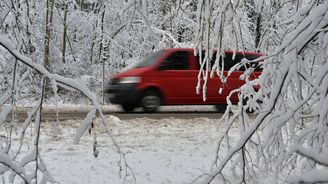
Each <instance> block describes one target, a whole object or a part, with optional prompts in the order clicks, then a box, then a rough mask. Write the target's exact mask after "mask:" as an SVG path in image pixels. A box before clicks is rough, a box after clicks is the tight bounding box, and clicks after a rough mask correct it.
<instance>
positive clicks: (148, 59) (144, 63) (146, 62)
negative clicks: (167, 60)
mask: <svg viewBox="0 0 328 184" xmlns="http://www.w3.org/2000/svg"><path fill="white" fill-rule="evenodd" d="M162 53H163V50H160V51H155V52H152V53H150V54H149V55H148V56H146V57H145V58H144V60H143V61H141V62H139V63H138V64H137V66H136V68H143V67H147V66H150V65H152V64H154V63H155V62H156V60H157V58H158V57H159V56H160V55H161V54H162Z"/></svg>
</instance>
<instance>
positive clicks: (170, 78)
mask: <svg viewBox="0 0 328 184" xmlns="http://www.w3.org/2000/svg"><path fill="white" fill-rule="evenodd" d="M235 54H236V55H235V56H233V51H225V58H224V69H225V72H224V74H225V75H227V71H228V70H229V69H230V68H231V67H232V66H234V65H235V64H236V63H238V62H240V61H241V60H242V59H243V58H246V59H248V60H252V59H255V58H258V57H260V56H263V54H261V53H256V52H238V51H237V52H235ZM202 55H204V54H202ZM198 60H199V56H195V55H194V50H193V49H192V48H171V49H166V50H161V51H156V52H153V53H151V54H150V55H148V56H147V57H146V58H145V59H144V60H143V61H141V62H140V63H138V64H137V65H136V66H135V67H134V68H132V69H130V70H127V71H125V72H122V73H119V74H117V75H114V76H113V77H112V79H111V81H110V82H109V85H108V89H107V90H106V93H107V97H108V100H109V101H110V102H111V103H113V104H119V105H121V106H122V108H123V110H124V111H126V112H130V111H133V110H134V109H135V108H136V107H142V108H143V109H144V111H146V112H155V111H156V110H157V109H158V107H159V106H161V105H209V104H211V105H216V106H217V107H225V105H226V97H227V96H228V95H229V93H230V92H231V91H232V90H234V89H236V88H239V87H240V86H241V85H243V84H244V83H245V82H244V81H243V80H240V75H241V74H243V70H245V68H243V67H242V68H241V69H240V70H239V71H235V72H233V73H232V74H231V76H230V77H229V78H228V80H227V82H226V84H224V87H223V91H222V92H221V93H220V94H219V88H220V87H221V86H222V85H221V84H222V83H221V81H220V79H219V77H214V78H208V82H207V92H206V97H207V100H206V101H205V102H204V101H203V98H202V93H200V94H196V85H197V76H198V73H199V67H200V66H199V62H198ZM214 61H215V58H212V61H211V62H212V63H213V62H214ZM252 67H255V72H253V74H252V75H253V76H254V77H258V76H259V75H260V73H261V71H260V68H259V67H258V66H257V63H254V65H253V66H252ZM231 102H232V103H238V97H237V95H233V96H232V97H231Z"/></svg>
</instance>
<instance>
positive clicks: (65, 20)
mask: <svg viewBox="0 0 328 184" xmlns="http://www.w3.org/2000/svg"><path fill="white" fill-rule="evenodd" d="M67 13H68V6H67V4H66V3H65V9H64V34H63V51H62V60H63V63H65V62H66V61H65V55H66V39H67Z"/></svg>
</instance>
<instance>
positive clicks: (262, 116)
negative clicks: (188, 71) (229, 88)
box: [0, 0, 328, 183]
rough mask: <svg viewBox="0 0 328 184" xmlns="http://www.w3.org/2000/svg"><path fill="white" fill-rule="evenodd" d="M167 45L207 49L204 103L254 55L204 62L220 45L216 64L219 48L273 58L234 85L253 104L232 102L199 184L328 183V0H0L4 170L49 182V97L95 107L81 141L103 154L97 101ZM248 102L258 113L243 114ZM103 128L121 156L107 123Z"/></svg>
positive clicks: (201, 88)
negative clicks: (28, 142) (31, 168)
mask: <svg viewBox="0 0 328 184" xmlns="http://www.w3.org/2000/svg"><path fill="white" fill-rule="evenodd" d="M172 47H191V48H194V50H195V54H197V53H198V52H200V51H201V49H203V48H205V49H206V52H205V57H204V59H203V60H201V61H200V62H201V66H202V68H201V70H200V71H199V77H198V85H197V86H195V93H196V92H201V93H203V98H204V99H205V98H206V82H202V81H206V80H207V79H208V78H209V77H219V78H220V79H221V81H222V82H225V81H226V79H227V78H228V77H229V75H230V74H231V73H232V72H233V70H236V69H238V67H241V66H242V65H246V64H247V63H249V62H251V61H248V60H243V61H242V62H241V63H239V64H237V65H236V66H235V67H233V68H232V69H231V70H230V71H229V72H228V74H227V75H224V73H223V70H222V68H220V67H219V66H222V65H219V64H216V65H214V67H211V66H209V65H210V63H209V60H210V59H211V57H212V56H213V53H214V52H213V51H214V50H217V51H218V52H216V54H217V56H216V58H217V61H216V62H219V58H220V56H222V55H223V54H224V52H223V51H224V50H238V51H256V52H263V53H265V54H266V55H265V56H263V57H261V58H259V59H258V60H264V61H265V62H263V63H262V66H261V67H262V68H263V72H262V75H261V77H260V78H258V79H255V80H249V76H250V75H251V73H252V71H253V70H252V68H250V69H249V70H246V71H245V72H244V75H243V80H245V81H246V84H245V85H244V86H242V87H241V88H240V89H238V90H235V91H233V92H232V93H238V96H239V98H240V101H243V99H247V104H243V103H239V104H237V105H233V104H231V103H230V101H229V98H227V103H228V107H227V110H226V112H225V113H224V115H223V117H222V118H221V120H220V121H219V122H218V126H219V127H220V126H222V127H225V131H224V133H223V134H222V135H220V137H219V139H218V144H217V153H216V154H217V159H216V160H215V161H214V163H213V167H212V168H213V169H212V171H211V172H210V173H206V174H204V175H202V176H199V177H198V178H195V183H257V181H258V180H257V179H258V178H261V177H265V176H275V177H276V181H275V182H276V183H302V182H305V183H324V182H328V161H327V160H328V105H327V104H328V62H327V59H328V1H326V0H169V1H159V0H124V1H121V0H108V1H104V0H66V1H65V0H64V1H63V0H57V1H55V0H34V1H28V0H0V105H1V106H0V110H1V111H0V125H1V126H2V128H3V129H4V132H5V133H4V135H3V136H1V146H0V163H1V165H0V174H1V175H2V176H8V175H7V173H9V172H10V173H14V174H12V175H11V177H12V179H13V180H14V179H15V177H16V178H20V179H22V180H23V181H24V182H25V183H42V182H52V181H51V180H50V179H49V178H50V177H44V180H40V181H39V180H38V176H37V175H38V173H40V174H41V175H43V176H47V172H46V170H44V169H43V168H44V167H43V162H42V159H39V155H38V149H39V148H38V139H39V136H38V135H39V134H38V133H39V131H40V128H41V126H40V124H41V123H40V117H41V114H42V104H43V103H46V104H57V105H58V104H59V105H60V104H65V103H69V104H89V105H90V104H92V105H94V109H92V110H91V111H90V112H89V114H88V115H87V118H86V119H85V120H84V121H83V122H82V124H81V127H80V128H79V130H78V135H77V136H76V137H75V139H74V140H75V142H76V143H78V141H79V139H80V136H82V134H83V133H84V132H85V131H87V130H88V129H89V130H90V131H91V132H92V135H93V136H94V140H93V145H94V154H97V144H96V137H97V134H96V131H95V130H94V127H95V126H94V123H93V121H94V119H95V118H96V115H95V114H96V113H97V112H99V114H100V115H99V117H98V118H99V119H101V121H102V122H103V123H104V122H105V121H106V120H105V117H104V116H103V115H102V113H101V105H102V104H105V103H106V100H105V99H104V94H103V91H104V88H105V86H106V85H107V82H108V79H109V78H110V77H111V76H112V75H113V74H115V73H117V72H119V71H121V70H123V69H124V68H126V67H129V66H130V65H131V64H133V63H135V62H138V61H139V60H140V59H142V58H143V57H144V56H146V55H147V54H148V53H150V52H153V51H156V50H161V49H166V48H172ZM209 70H210V71H209ZM254 85H259V86H261V88H260V90H259V91H254V89H253V87H252V86H254ZM259 102H261V103H259ZM26 104H29V105H31V106H33V107H34V108H33V109H32V110H31V112H30V114H29V116H28V118H27V119H26V120H25V122H24V126H23V128H22V129H21V127H18V126H17V124H16V122H15V117H14V116H13V114H14V111H15V108H16V106H18V105H26ZM249 108H251V109H253V110H254V113H253V116H254V117H252V118H251V117H250V115H249V114H247V113H245V111H246V109H249ZM9 114H11V116H12V117H11V121H10V122H9V125H10V126H9V128H8V126H7V125H6V124H5V123H4V122H5V121H6V119H7V116H9ZM34 123H35V125H33V126H35V127H36V131H35V140H34V149H33V150H32V151H31V153H30V154H28V155H26V157H23V158H24V159H20V160H19V159H18V158H21V157H19V154H20V149H16V148H13V147H12V146H11V144H12V142H15V141H16V142H17V141H18V142H19V143H20V144H21V145H22V144H23V140H24V135H25V131H26V129H27V127H29V126H32V124H34ZM100 126H101V125H100ZM233 126H237V127H239V133H240V136H239V138H238V141H237V142H233V141H232V139H231V137H230V135H231V131H232V129H231V127H233ZM18 130H19V131H18ZM14 132H16V133H17V134H19V135H21V136H20V139H19V140H16V139H13V138H12V136H11V135H12V134H13V133H14ZM107 135H108V136H109V138H110V139H111V140H112V141H113V143H114V145H115V149H116V150H117V152H118V153H119V154H121V155H122V157H121V158H122V160H123V163H125V162H126V160H125V157H124V155H125V154H124V153H123V152H122V150H120V147H119V145H118V144H117V142H116V141H115V137H113V135H112V134H111V132H110V130H108V131H107ZM30 162H35V163H36V164H35V172H34V175H33V176H30V175H25V171H24V170H25V169H26V168H25V165H26V164H27V163H30ZM126 164H127V163H126ZM228 171H229V172H228ZM231 172H232V173H233V174H231ZM231 176H236V177H231ZM47 179H49V180H47Z"/></svg>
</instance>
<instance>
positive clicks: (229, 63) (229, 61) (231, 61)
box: [196, 51, 260, 71]
mask: <svg viewBox="0 0 328 184" xmlns="http://www.w3.org/2000/svg"><path fill="white" fill-rule="evenodd" d="M196 57H197V61H198V60H199V55H197V56H196ZM204 57H205V51H203V53H202V60H204ZM232 57H233V54H232V53H225V57H224V71H229V70H230V69H231V68H232V67H233V66H234V65H236V64H237V63H240V62H241V60H242V59H244V58H246V59H248V60H253V59H256V58H258V56H256V55H250V54H248V55H247V54H246V55H243V54H236V55H235V58H232ZM215 59H216V52H215V53H214V54H213V56H212V59H211V61H210V63H211V69H212V67H213V65H214V62H215ZM198 64H199V62H198ZM219 66H220V68H221V67H222V57H220V60H219ZM199 67H200V66H199ZM249 67H253V68H255V71H259V70H260V68H259V67H258V63H257V62H253V63H251V64H247V65H246V66H241V67H240V68H239V71H245V68H249Z"/></svg>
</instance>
